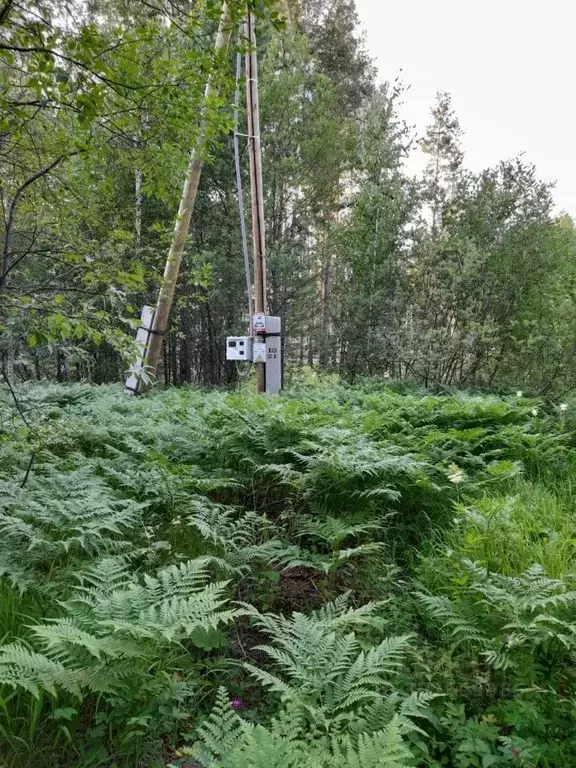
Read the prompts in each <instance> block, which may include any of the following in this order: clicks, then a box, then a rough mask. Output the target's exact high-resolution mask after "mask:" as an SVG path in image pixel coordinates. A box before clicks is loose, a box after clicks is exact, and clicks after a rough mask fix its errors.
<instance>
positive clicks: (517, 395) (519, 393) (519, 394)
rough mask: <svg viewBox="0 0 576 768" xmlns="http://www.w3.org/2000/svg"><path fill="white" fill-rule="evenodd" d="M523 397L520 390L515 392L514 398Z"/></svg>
mask: <svg viewBox="0 0 576 768" xmlns="http://www.w3.org/2000/svg"><path fill="white" fill-rule="evenodd" d="M523 396H524V392H522V390H521V389H519V390H518V391H517V392H516V397H523Z"/></svg>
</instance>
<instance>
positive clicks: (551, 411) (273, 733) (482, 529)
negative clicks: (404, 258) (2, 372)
mask: <svg viewBox="0 0 576 768" xmlns="http://www.w3.org/2000/svg"><path fill="white" fill-rule="evenodd" d="M520 394H521V393H519V395H520ZM18 398H19V402H20V407H21V409H24V410H25V411H26V413H25V414H24V415H25V416H26V421H27V422H28V424H29V426H25V424H24V423H23V421H22V418H21V415H19V414H17V413H16V412H15V411H10V409H9V408H8V406H9V401H8V400H6V402H5V403H4V404H3V407H2V410H1V414H2V416H1V418H2V420H1V422H0V486H1V488H0V534H1V543H0V574H1V580H0V638H1V645H0V744H1V746H0V750H1V761H2V765H3V766H6V767H7V768H16V767H19V766H34V767H35V768H36V767H39V768H52V767H54V766H75V767H77V768H92V767H95V766H142V767H143V766H146V768H155V767H156V768H163V767H164V766H166V765H172V766H181V767H182V768H192V767H193V766H194V767H195V768H196V767H202V768H209V767H211V768H216V767H217V766H218V767H219V768H260V767H261V768H272V767H275V766H277V767H278V768H280V767H282V768H323V767H326V768H332V767H333V768H336V767H338V768H342V767H343V766H347V767H349V768H376V767H377V766H382V767H386V768H402V767H406V768H408V767H409V766H414V767H415V766H434V767H437V766H454V767H455V768H468V767H469V766H470V767H471V766H478V767H479V768H490V767H491V766H508V765H514V766H519V767H520V766H522V767H523V768H527V767H528V766H534V767H536V766H548V767H549V768H564V767H566V768H568V766H573V765H574V756H575V755H576V710H575V704H574V702H575V696H576V674H575V666H574V659H575V651H576V591H575V584H574V581H575V577H574V570H575V569H574V560H575V551H574V544H575V542H576V537H575V536H574V515H573V509H574V503H575V494H576V464H575V461H574V451H573V448H574V444H575V440H576V431H575V429H576V418H575V416H574V408H573V406H572V405H571V404H570V403H554V402H543V401H538V402H537V401H535V400H527V399H524V398H522V397H519V396H518V397H516V396H510V397H496V396H492V395H490V396H486V395H474V394H463V393H459V394H447V395H434V396H433V395H430V394H427V393H423V392H410V391H404V392H402V391H398V390H396V391H395V389H394V388H393V387H392V386H385V385H383V384H382V383H377V382H373V381H365V382H363V383H361V384H359V385H357V386H354V387H351V386H345V385H343V384H341V383H337V382H334V381H324V382H314V381H312V382H308V383H307V385H306V387H305V388H304V387H301V388H298V387H295V388H293V389H291V390H290V391H288V392H287V393H286V394H285V395H284V396H282V397H281V398H258V397H256V396H255V395H253V394H251V393H244V392H239V393H228V394H226V393H222V392H215V391H212V392H200V391H194V390H186V389H184V390H169V391H163V392H156V393H154V394H152V395H151V396H149V397H147V398H145V399H132V398H127V397H126V396H124V395H123V394H122V393H121V390H120V388H119V387H116V386H114V387H101V388H96V387H91V386H88V385H77V386H55V385H45V386H42V387H36V386H34V387H29V388H23V389H21V390H20V391H19V392H18ZM4 406H6V407H4Z"/></svg>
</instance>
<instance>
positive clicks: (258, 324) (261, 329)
mask: <svg viewBox="0 0 576 768" xmlns="http://www.w3.org/2000/svg"><path fill="white" fill-rule="evenodd" d="M252 333H253V334H254V335H255V336H257V335H258V334H265V333H266V315H265V314H264V312H255V313H254V314H253V315H252Z"/></svg>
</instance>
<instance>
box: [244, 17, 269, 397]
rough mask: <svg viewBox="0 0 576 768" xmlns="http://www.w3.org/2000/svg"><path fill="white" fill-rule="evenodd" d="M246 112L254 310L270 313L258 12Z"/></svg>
mask: <svg viewBox="0 0 576 768" xmlns="http://www.w3.org/2000/svg"><path fill="white" fill-rule="evenodd" d="M245 29H246V40H247V43H248V49H247V51H246V113H247V124H248V148H249V155H250V190H251V199H252V245H253V249H254V312H263V313H264V314H267V312H268V309H267V305H266V242H265V237H264V188H263V183H262V147H261V144H260V107H259V102H258V59H257V56H256V32H255V29H254V16H253V14H252V12H251V11H248V15H247V17H246V25H245ZM254 365H255V368H256V391H257V392H265V391H266V369H265V363H255V364H254Z"/></svg>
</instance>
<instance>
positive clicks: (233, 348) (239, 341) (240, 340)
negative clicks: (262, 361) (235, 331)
mask: <svg viewBox="0 0 576 768" xmlns="http://www.w3.org/2000/svg"><path fill="white" fill-rule="evenodd" d="M226 360H252V337H251V336H228V337H227V339H226Z"/></svg>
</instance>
